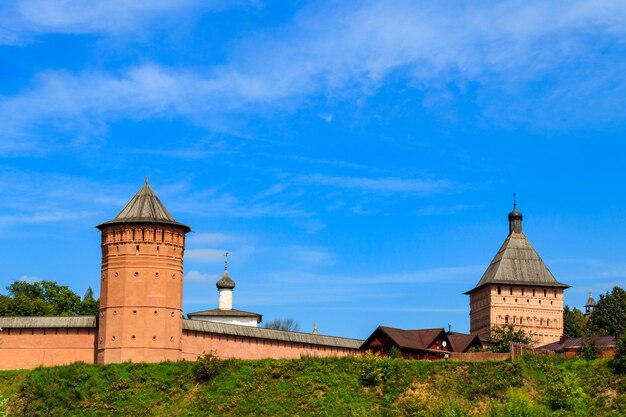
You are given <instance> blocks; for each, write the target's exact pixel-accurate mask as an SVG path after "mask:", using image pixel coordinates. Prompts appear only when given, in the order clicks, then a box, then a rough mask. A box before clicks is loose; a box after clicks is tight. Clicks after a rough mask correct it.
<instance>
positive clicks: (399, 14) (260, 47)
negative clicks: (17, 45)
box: [0, 0, 626, 153]
mask: <svg viewBox="0 0 626 417" xmlns="http://www.w3.org/2000/svg"><path fill="white" fill-rule="evenodd" d="M57 3H58V2H55V3H54V4H57ZM79 3H81V4H82V2H73V1H72V2H70V1H67V2H63V3H62V4H61V6H57V7H52V6H50V5H51V4H53V3H51V2H47V1H45V2H44V1H43V0H41V1H39V2H36V3H35V5H34V6H31V5H26V4H27V3H23V4H22V3H20V4H22V5H21V6H20V7H21V9H20V8H18V9H17V10H18V11H19V10H22V9H23V10H26V11H23V12H20V13H25V15H26V16H29V17H28V19H27V20H28V22H31V23H32V22H34V23H32V24H33V25H36V26H37V27H41V28H46V27H49V28H52V29H48V30H53V29H54V28H56V27H59V28H67V30H68V31H70V32H71V31H72V30H79V29H78V28H81V27H85V28H86V29H85V30H86V31H98V30H101V31H106V30H109V29H108V28H107V25H109V24H111V23H107V22H112V21H113V22H114V21H119V22H122V23H120V24H119V25H120V27H124V25H127V24H128V25H130V26H132V25H135V23H133V22H135V20H134V19H139V18H142V19H143V17H142V16H144V15H146V10H144V9H145V8H146V7H148V6H145V5H143V4H142V5H133V6H129V5H128V3H127V2H125V3H124V5H125V6H123V7H122V6H120V5H119V3H120V2H117V1H116V2H104V1H102V2H98V3H97V4H96V6H95V7H94V8H93V11H92V10H91V9H89V8H88V6H81V5H80V4H79ZM110 3H112V4H113V5H110ZM177 3H178V2H173V1H165V0H163V1H160V2H156V3H155V4H154V5H152V6H149V7H151V8H152V9H154V10H156V11H157V12H158V13H159V15H163V14H169V13H171V11H172V10H173V9H178V8H179V5H177ZM146 4H147V3H146ZM194 4H196V3H195V2H193V1H191V0H188V1H187V2H183V3H182V6H180V7H181V8H185V7H191V6H189V5H194ZM37 5H38V6H39V7H35V6H37ZM198 7H199V6H198ZM12 10H13V12H15V9H12ZM114 10H115V11H114ZM106 13H113V16H112V17H113V18H109V16H107V17H106V18H103V17H102V16H103V14H106ZM147 14H148V15H150V13H147ZM20 16H21V15H20ZM5 19H6V13H5ZM624 21H626V3H625V2H623V1H618V0H605V1H602V2H600V3H599V2H597V1H591V0H577V1H576V0H571V1H554V2H543V1H538V0H535V1H526V2H518V1H516V2H505V3H499V4H493V3H491V2H466V3H461V4H459V3H458V2H434V3H433V2H417V3H416V2H412V1H366V2H360V3H355V2H348V3H345V4H340V5H335V4H333V5H332V6H324V5H320V4H319V3H314V4H313V5H311V6H309V7H305V8H304V9H303V10H302V11H301V13H300V14H299V15H298V16H297V17H296V18H295V19H294V21H293V23H292V24H291V25H290V26H288V27H286V28H284V29H283V30H276V31H274V32H272V35H271V36H270V35H255V36H251V37H248V38H247V39H245V40H244V41H242V42H241V43H239V44H237V45H236V46H235V47H233V48H232V50H233V51H235V52H233V55H232V56H231V57H230V60H229V61H228V62H227V64H225V65H223V66H221V67H211V68H207V69H205V70H197V69H196V70H194V71H191V70H185V69H178V68H177V69H174V68H166V67H163V66H161V65H159V64H156V63H153V64H143V65H139V66H136V67H134V68H127V69H126V70H121V71H119V72H118V73H117V74H115V75H112V74H108V73H104V72H97V71H96V72H83V73H78V74H71V73H67V72H47V73H43V74H40V75H39V76H37V77H36V78H35V80H34V82H33V83H32V84H31V85H30V87H28V88H27V89H25V90H23V91H21V92H19V93H17V94H16V95H13V96H4V97H0V115H2V116H1V117H0V153H2V152H4V153H10V152H13V153H15V152H37V148H38V147H39V148H44V149H45V148H49V147H50V146H51V144H49V143H46V142H45V140H44V139H42V137H41V136H40V135H39V133H40V132H41V129H43V128H50V127H53V128H54V129H55V130H57V132H59V133H64V134H66V136H67V138H68V140H76V139H77V138H78V139H84V138H93V137H96V138H97V137H99V136H102V135H103V134H104V133H106V129H107V126H108V124H109V123H111V122H112V121H115V120H120V119H131V120H141V119H153V118H168V119H169V118H172V117H179V118H184V119H186V120H189V121H191V122H192V123H195V124H197V125H199V126H203V127H206V128H207V129H213V130H219V129H234V130H237V129H235V127H233V126H229V124H233V123H235V122H233V121H232V120H230V121H228V122H226V121H225V119H226V118H227V117H226V116H227V115H230V114H233V113H237V114H241V113H242V112H259V111H261V112H262V111H263V110H265V109H267V108H272V109H276V108H281V109H283V106H284V105H286V104H288V105H289V107H288V109H293V108H294V106H293V105H294V104H297V103H301V102H302V101H301V99H303V98H306V97H309V96H311V95H315V94H320V93H321V94H324V95H326V96H330V97H338V98H346V97H350V98H354V96H355V95H356V96H364V95H365V96H367V95H371V94H375V93H376V91H377V90H378V89H379V88H380V87H381V86H382V85H384V84H385V83H386V82H389V80H390V79H391V78H393V80H394V81H393V82H401V83H404V84H406V85H410V86H412V87H413V88H415V89H416V90H419V91H422V92H430V93H432V94H434V95H435V96H436V95H437V94H438V93H439V92H441V97H448V96H452V100H453V99H454V97H455V96H456V95H463V94H465V93H466V92H467V91H468V89H470V88H472V89H475V90H476V91H475V95H476V100H475V101H476V103H477V104H478V105H479V107H480V108H481V109H482V112H483V113H484V114H485V115H487V116H488V117H489V118H490V119H492V120H503V121H504V122H505V123H506V122H507V121H514V122H521V123H524V122H526V121H529V119H530V121H532V122H533V123H535V124H548V125H552V126H551V127H554V128H558V129H565V128H567V127H568V126H571V125H572V124H579V123H585V122H591V123H593V122H595V123H606V122H610V121H622V120H624V118H625V117H626V116H625V115H624V113H623V112H622V111H621V110H620V109H621V108H623V107H626V80H625V79H624V77H623V76H622V74H623V73H624V72H626V58H625V56H626V55H624V46H623V45H624V43H625V41H626V29H625V28H626V25H624V24H623V22H624ZM124 22H130V23H124ZM321 22H323V24H322V23H321ZM29 24H30V23H29ZM99 25H100V26H99ZM73 28H74V29H73ZM59 30H61V29H59ZM63 30H65V29H63ZM0 36H7V35H6V34H5V35H0ZM451 85H453V86H454V93H453V94H451V93H450V92H449V91H446V90H447V89H449V86H451ZM529 87H532V88H529ZM431 97H432V95H431ZM446 100H449V99H445V100H444V101H446ZM428 102H429V101H428V100H427V101H425V102H424V104H425V105H426V106H429V105H430V104H428ZM431 102H432V100H431ZM434 102H437V100H434Z"/></svg>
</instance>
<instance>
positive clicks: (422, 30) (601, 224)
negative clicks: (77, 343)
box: [0, 0, 626, 338]
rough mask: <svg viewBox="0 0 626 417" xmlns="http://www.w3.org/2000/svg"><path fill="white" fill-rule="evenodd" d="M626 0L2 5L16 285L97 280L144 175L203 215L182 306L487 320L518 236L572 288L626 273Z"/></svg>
mask: <svg viewBox="0 0 626 417" xmlns="http://www.w3.org/2000/svg"><path fill="white" fill-rule="evenodd" d="M625 73H626V3H624V2H622V1H610V0H606V1H598V0H595V1H582V0H568V1H553V2H548V3H546V2H542V1H532V0H531V1H510V2H504V3H503V2H489V1H473V2H464V1H461V2H458V1H454V2H452V1H442V2H434V3H433V2H425V1H424V2H420V1H412V2H411V1H402V0H400V1H398V0H394V1H386V0H379V1H371V2H370V1H350V2H339V1H336V2H335V1H315V2H308V1H297V0H294V1H285V0H283V1H273V2H265V1H260V0H257V1H254V0H250V1H246V0H241V1H220V0H214V1H211V0H209V1H200V0H198V1H196V0H152V1H150V2H130V4H129V2H126V1H118V0H108V1H99V0H94V1H90V2H84V1H78V0H65V1H52V0H31V1H19V0H16V1H13V2H3V3H2V5H0V195H1V196H2V198H1V199H0V236H2V239H0V253H2V260H3V262H2V266H3V268H2V269H3V273H2V275H1V276H0V288H2V289H3V287H4V286H6V285H8V284H9V283H11V282H13V281H14V280H16V279H27V280H37V279H48V280H56V281H58V282H60V283H63V284H66V285H69V286H70V287H71V288H72V289H74V290H75V291H76V292H78V293H81V294H82V293H84V291H85V290H86V288H87V287H88V286H92V287H94V290H96V292H97V291H98V290H99V289H98V285H99V284H98V277H99V269H100V248H99V232H98V231H97V230H96V229H95V226H96V225H97V224H100V223H102V222H104V221H107V220H110V219H111V218H113V217H114V216H115V215H116V214H117V213H118V212H119V210H121V208H122V207H123V206H124V204H125V203H126V202H127V201H128V200H129V199H130V198H131V197H132V196H133V195H134V194H135V192H137V190H138V189H139V188H140V187H141V186H142V185H143V178H144V177H145V176H147V177H149V179H150V184H151V186H152V187H153V189H154V190H155V192H156V193H157V194H158V195H159V197H160V198H161V200H162V201H163V202H164V203H165V204H166V206H167V207H168V208H169V210H170V211H171V212H172V214H173V215H174V217H175V218H176V219H177V220H178V221H181V222H184V223H186V224H189V225H190V226H191V227H192V229H193V232H192V233H190V234H189V235H188V241H187V242H188V243H187V252H186V256H185V273H186V274H185V278H186V279H185V289H184V311H185V313H189V312H192V311H198V310H203V309H206V308H214V307H216V304H217V292H216V291H217V290H216V288H215V281H216V280H217V279H218V278H219V276H220V275H221V272H222V269H223V258H222V253H223V252H224V251H229V252H231V254H232V256H231V260H230V264H229V265H230V267H229V270H230V272H231V276H232V277H233V279H234V280H235V282H236V283H237V288H236V289H235V293H234V305H235V308H240V309H243V310H248V311H254V312H258V313H261V314H263V315H264V317H265V319H268V320H270V319H273V318H281V317H292V318H294V319H296V320H297V321H298V322H299V323H300V325H301V327H302V330H304V331H310V330H312V328H313V323H317V325H318V328H319V329H320V331H321V332H322V333H324V334H334V335H342V336H348V337H360V338H364V337H367V336H368V335H369V334H370V333H371V332H372V331H373V330H374V329H375V327H376V326H377V325H381V324H383V325H388V326H395V327H401V328H422V327H447V325H448V324H451V325H452V328H453V330H457V331H467V330H468V329H469V307H468V305H469V300H468V297H467V296H465V295H463V294H462V293H463V292H464V291H467V290H469V289H471V288H472V287H473V286H474V285H475V284H476V283H477V282H478V280H479V279H480V277H481V275H482V273H483V272H484V270H485V269H486V267H487V265H488V264H489V262H490V261H491V259H492V257H493V256H494V255H495V253H496V252H497V250H498V248H499V247H500V245H501V243H502V241H503V240H504V239H505V237H506V234H507V233H508V225H507V214H508V212H509V211H510V210H511V208H512V193H513V192H516V193H517V195H518V208H519V209H520V210H521V211H522V212H523V213H524V231H525V232H526V235H527V236H528V237H529V239H530V241H531V242H532V243H533V245H534V246H535V248H536V249H537V250H538V252H539V254H540V255H541V256H542V257H543V259H544V260H545V262H546V263H547V265H548V267H549V268H550V269H551V271H552V272H553V274H554V275H555V276H556V278H557V279H558V280H559V281H561V282H564V283H567V284H569V285H571V286H572V288H571V289H569V290H567V292H566V304H568V305H570V306H578V307H581V306H582V305H583V304H584V302H585V300H586V297H587V294H588V292H589V291H592V292H593V293H594V294H596V295H597V294H598V293H601V292H605V291H607V290H610V289H611V288H612V286H614V285H620V286H624V285H626V279H625V278H624V277H625V275H626V260H625V257H624V254H625V253H626V239H625V238H624V236H626V217H625V216H624V213H625V212H626V197H625V195H624V194H625V193H624V191H625V190H626V188H625V186H624V181H625V179H626V173H625V169H624V155H625V154H626V144H625V142H624V135H625V132H626V111H625V110H624V109H626V78H625V77H624V74H625Z"/></svg>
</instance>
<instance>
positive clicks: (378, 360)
mask: <svg viewBox="0 0 626 417" xmlns="http://www.w3.org/2000/svg"><path fill="white" fill-rule="evenodd" d="M394 372H395V367H394V364H393V360H392V359H389V358H383V357H381V356H380V353H378V352H376V353H372V351H371V350H368V351H367V352H365V355H363V358H362V367H361V375H360V380H361V383H362V384H363V385H364V386H366V387H376V386H381V385H383V384H384V383H385V382H387V381H389V380H390V378H391V377H392V376H393V375H394Z"/></svg>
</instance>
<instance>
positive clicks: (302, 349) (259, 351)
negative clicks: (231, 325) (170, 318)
mask: <svg viewBox="0 0 626 417" xmlns="http://www.w3.org/2000/svg"><path fill="white" fill-rule="evenodd" d="M209 352H212V353H214V354H215V355H216V356H217V357H219V358H223V359H226V358H237V359H268V358H270V359H298V358H300V357H301V356H346V355H354V354H356V353H357V352H358V350H357V349H350V348H344V347H337V346H320V345H312V344H306V343H299V342H288V341H282V340H271V339H260V338H251V337H245V336H232V335H225V334H217V333H205V332H196V331H193V330H191V331H190V330H183V359H186V360H195V359H196V358H197V357H198V356H200V355H202V354H203V353H209Z"/></svg>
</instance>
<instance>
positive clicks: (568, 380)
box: [546, 369, 587, 412]
mask: <svg viewBox="0 0 626 417" xmlns="http://www.w3.org/2000/svg"><path fill="white" fill-rule="evenodd" d="M546 380H547V385H546V400H547V401H548V404H549V405H550V407H551V408H552V409H553V410H567V411H572V412H580V411H582V410H584V409H585V402H586V399H587V396H586V395H585V392H584V391H583V389H582V387H581V386H580V384H579V380H578V377H577V376H576V374H575V373H573V372H569V371H564V370H560V369H552V370H549V371H548V372H547V375H546Z"/></svg>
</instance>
